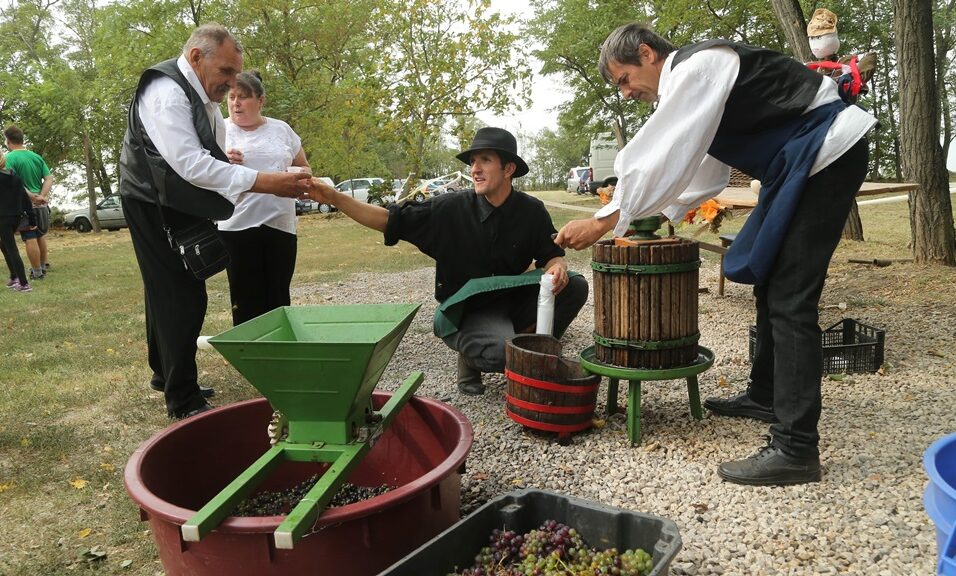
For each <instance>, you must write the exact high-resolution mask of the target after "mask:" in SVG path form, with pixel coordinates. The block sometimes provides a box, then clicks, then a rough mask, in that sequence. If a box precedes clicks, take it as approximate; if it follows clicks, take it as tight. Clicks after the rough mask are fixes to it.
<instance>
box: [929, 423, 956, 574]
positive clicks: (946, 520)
mask: <svg viewBox="0 0 956 576" xmlns="http://www.w3.org/2000/svg"><path fill="white" fill-rule="evenodd" d="M923 467H924V468H926V473H927V474H928V475H929V484H928V485H927V486H926V491H925V492H923V505H924V506H926V512H927V514H929V517H930V518H932V520H933V522H934V523H936V547H937V550H938V551H939V563H938V564H937V565H936V570H937V574H941V575H943V576H956V433H954V434H950V435H949V436H944V437H943V438H940V439H939V440H937V441H936V442H933V443H932V444H930V446H929V448H927V449H926V452H925V453H924V454H923Z"/></svg>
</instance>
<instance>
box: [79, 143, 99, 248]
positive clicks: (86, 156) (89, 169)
mask: <svg viewBox="0 0 956 576" xmlns="http://www.w3.org/2000/svg"><path fill="white" fill-rule="evenodd" d="M83 164H85V165H86V195H87V197H88V198H89V199H90V223H91V224H93V232H94V233H99V232H100V219H99V216H98V215H97V214H96V187H95V186H93V166H91V165H90V164H91V160H90V135H89V133H87V131H86V128H85V127H84V128H83Z"/></svg>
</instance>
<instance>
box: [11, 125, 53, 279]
mask: <svg viewBox="0 0 956 576" xmlns="http://www.w3.org/2000/svg"><path fill="white" fill-rule="evenodd" d="M3 136H4V140H5V142H4V144H5V146H6V147H7V150H9V151H10V152H9V153H8V154H7V168H8V169H11V170H13V171H14V172H15V173H16V174H17V176H19V177H20V179H21V180H22V181H23V186H24V187H25V188H26V189H27V192H28V193H29V195H30V201H31V202H33V210H34V212H35V213H36V220H37V227H36V229H34V230H24V231H21V232H20V238H22V239H23V243H24V244H26V247H27V258H29V260H30V277H31V278H36V279H40V278H43V277H44V276H45V275H46V271H47V269H48V268H49V267H50V264H49V262H48V261H47V255H48V249H47V242H46V233H47V231H48V230H49V228H50V208H49V206H47V195H48V194H49V193H50V189H51V188H52V187H53V175H52V174H50V167H49V166H47V164H46V161H45V160H44V159H43V157H42V156H40V155H39V154H37V153H36V152H33V151H32V150H27V149H26V146H24V145H23V130H21V129H20V128H18V127H17V126H15V125H10V126H7V127H6V128H5V129H4V130H3Z"/></svg>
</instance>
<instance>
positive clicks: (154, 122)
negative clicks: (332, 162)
mask: <svg viewBox="0 0 956 576" xmlns="http://www.w3.org/2000/svg"><path fill="white" fill-rule="evenodd" d="M240 71H242V48H241V47H240V45H239V43H238V42H236V40H235V39H234V38H232V36H231V35H230V34H229V32H228V31H227V30H226V29H225V28H223V27H222V26H219V25H218V24H206V25H203V26H200V27H199V28H197V29H196V30H194V31H193V33H192V35H191V36H190V37H189V40H187V41H186V44H185V45H184V46H183V53H182V56H180V57H179V58H178V59H175V58H174V59H171V60H167V61H165V62H161V63H159V64H157V65H155V66H153V67H151V68H149V69H148V70H146V71H145V72H143V75H142V76H141V77H140V81H139V85H138V87H137V89H136V94H135V95H134V96H133V101H132V103H131V104H130V110H129V117H128V128H127V131H126V136H125V138H124V139H123V150H122V153H121V156H120V194H122V196H123V212H124V214H125V216H126V221H127V223H128V224H129V230H130V236H131V237H132V240H133V249H134V250H135V252H136V259H137V261H138V262H139V268H140V272H141V273H142V276H143V288H144V292H145V300H146V341H147V344H148V347H149V366H150V368H152V370H153V376H152V381H151V382H150V385H151V386H152V388H153V389H155V390H161V391H163V392H164V394H165V397H166V410H167V413H168V414H169V416H170V417H173V418H186V417H189V416H193V415H195V414H198V413H200V412H205V411H206V410H209V409H210V406H209V404H208V403H207V402H206V398H207V397H209V396H211V395H212V390H211V389H208V388H200V386H199V384H198V382H197V374H196V338H197V337H198V336H199V333H200V331H201V329H202V324H203V319H204V318H205V315H206V283H205V281H203V280H199V279H197V278H196V277H195V276H193V274H192V273H191V272H190V271H189V270H187V269H186V268H185V267H184V265H183V261H182V259H181V258H180V255H179V254H178V253H177V252H174V251H173V248H172V247H171V245H170V242H169V239H168V237H167V232H166V229H167V228H168V229H170V230H172V231H173V232H174V233H175V231H176V230H181V229H184V228H187V227H189V226H190V225H193V224H196V223H197V222H201V221H202V220H204V219H205V220H221V219H224V218H228V217H229V216H230V215H231V214H232V210H233V207H234V206H235V202H236V200H237V199H238V197H239V196H240V195H241V194H246V193H250V192H252V193H265V194H275V195H277V196H286V197H298V196H300V195H301V194H303V193H304V192H305V191H307V190H308V188H309V180H308V178H309V175H308V174H304V173H284V172H283V173H265V172H256V171H255V170H250V169H249V168H246V167H244V166H241V165H236V164H230V163H229V160H228V159H227V158H226V155H225V153H224V152H223V151H222V147H223V146H224V145H225V124H224V122H223V118H222V112H221V111H220V109H219V103H220V102H222V100H223V98H224V97H225V95H226V93H227V92H228V91H229V88H230V87H232V86H233V84H234V83H235V80H236V75H237V74H238V73H239V72H240Z"/></svg>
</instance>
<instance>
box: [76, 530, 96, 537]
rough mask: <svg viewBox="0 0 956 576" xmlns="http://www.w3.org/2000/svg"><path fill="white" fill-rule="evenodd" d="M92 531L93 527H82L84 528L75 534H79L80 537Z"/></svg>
mask: <svg viewBox="0 0 956 576" xmlns="http://www.w3.org/2000/svg"><path fill="white" fill-rule="evenodd" d="M92 532H93V529H92V528H84V529H82V530H80V533H79V534H77V536H79V537H80V538H86V537H87V536H89V535H90V534H91V533H92Z"/></svg>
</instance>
